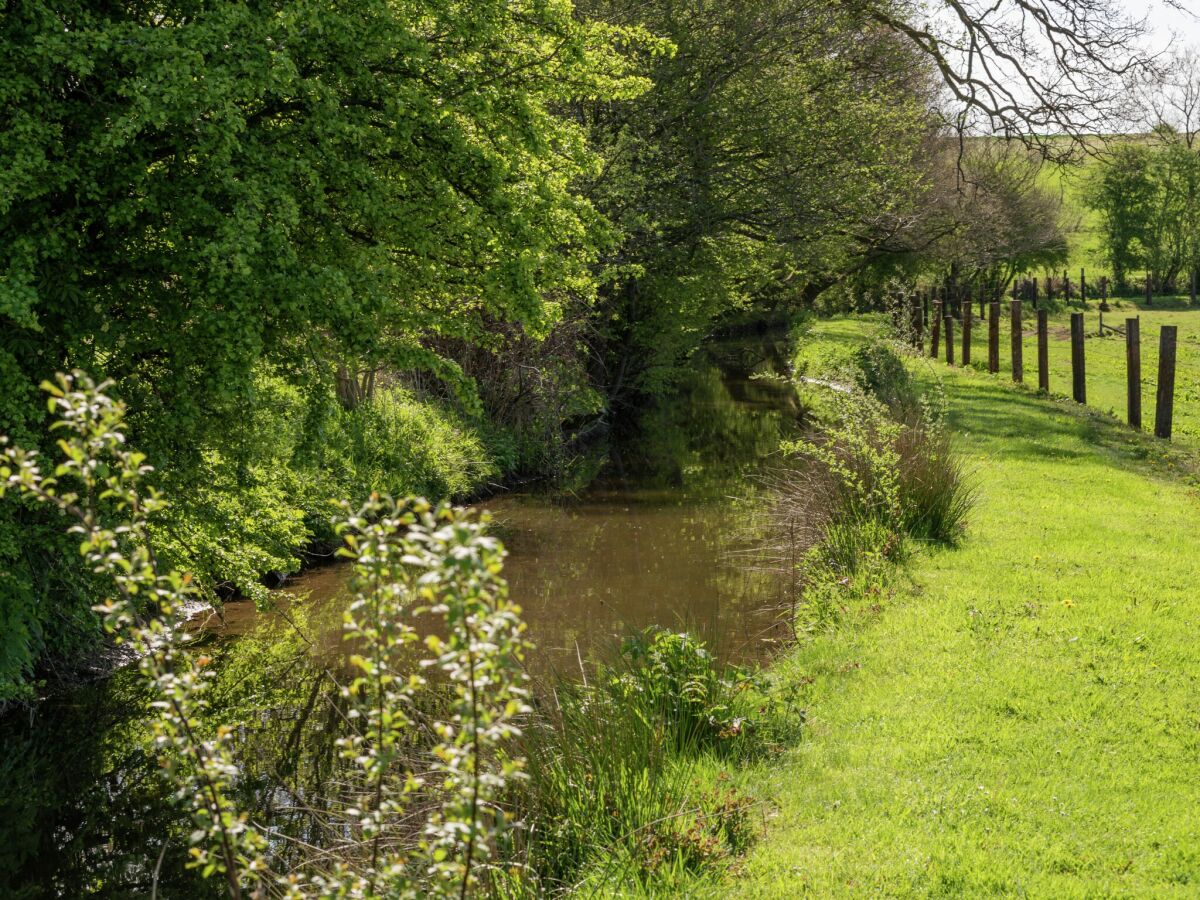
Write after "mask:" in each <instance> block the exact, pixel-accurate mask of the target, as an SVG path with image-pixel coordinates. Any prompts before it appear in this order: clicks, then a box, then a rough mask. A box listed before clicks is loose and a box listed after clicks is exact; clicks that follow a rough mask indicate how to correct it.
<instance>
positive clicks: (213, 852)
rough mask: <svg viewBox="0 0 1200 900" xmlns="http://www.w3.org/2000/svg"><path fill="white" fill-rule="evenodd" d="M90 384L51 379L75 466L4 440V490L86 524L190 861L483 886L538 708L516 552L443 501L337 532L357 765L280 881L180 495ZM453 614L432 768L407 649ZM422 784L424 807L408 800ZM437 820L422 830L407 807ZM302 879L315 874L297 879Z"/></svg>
mask: <svg viewBox="0 0 1200 900" xmlns="http://www.w3.org/2000/svg"><path fill="white" fill-rule="evenodd" d="M106 388H107V385H100V386H99V387H97V386H95V385H94V384H92V383H91V382H90V381H89V380H88V379H87V378H86V377H84V376H82V375H79V374H76V375H75V376H73V377H66V376H59V380H58V383H57V384H54V385H47V390H48V391H49V392H50V394H51V398H52V399H51V408H52V410H53V411H55V412H56V413H57V415H58V421H57V422H56V425H55V428H56V430H58V431H59V432H60V433H62V434H64V437H63V439H62V440H61V441H60V442H59V446H60V447H61V449H62V451H63V456H64V458H63V460H62V461H61V462H60V463H59V464H58V465H57V466H56V467H55V468H54V469H53V471H52V472H50V473H49V474H47V473H46V472H45V471H43V468H42V463H41V459H40V457H39V456H38V454H37V453H35V452H30V451H25V450H22V449H19V448H15V447H11V446H8V444H7V440H6V439H5V438H0V496H3V494H4V493H5V492H8V491H12V492H14V493H16V494H19V495H21V496H23V497H25V498H26V499H28V500H30V501H33V502H36V503H40V504H43V505H45V506H47V507H49V508H52V509H56V510H58V511H59V512H61V513H62V514H64V515H65V516H66V517H67V519H68V520H70V521H73V522H74V524H73V525H72V526H71V529H70V531H71V533H72V534H73V535H76V536H77V537H78V538H80V540H81V542H80V544H79V546H80V548H81V552H82V554H83V556H84V558H85V561H86V566H87V568H88V569H89V570H91V571H92V572H93V573H94V574H95V575H96V577H97V580H98V583H99V584H101V585H103V586H104V588H105V592H104V595H103V596H104V597H105V598H106V599H105V600H104V602H102V603H101V604H99V605H98V606H97V607H96V609H97V611H98V612H100V613H101V614H102V616H103V621H104V626H105V628H106V630H107V631H108V632H109V633H110V634H112V636H113V639H114V640H115V641H117V642H123V643H127V644H128V645H129V646H130V647H131V649H132V651H133V653H134V655H135V657H136V658H137V660H138V668H139V671H140V673H141V675H142V676H143V677H144V680H145V683H146V685H147V688H148V690H149V693H150V696H151V700H152V702H151V706H152V709H153V710H154V713H155V715H154V717H153V719H152V728H153V733H154V751H155V753H156V754H157V756H158V757H159V759H160V761H161V765H162V772H163V775H164V777H166V778H167V779H168V782H169V784H170V786H171V787H173V788H174V789H175V790H176V792H177V796H178V797H179V799H180V800H181V801H182V802H184V803H185V804H186V805H187V807H188V808H189V809H190V812H191V816H192V823H191V826H192V828H191V831H190V836H189V839H188V840H189V844H190V853H191V865H193V866H194V867H196V868H198V869H199V870H200V871H201V873H202V874H203V875H204V876H205V877H209V876H213V875H216V876H219V877H221V878H222V879H223V880H224V882H225V884H226V887H227V889H228V892H229V894H230V895H231V896H232V897H235V898H240V897H242V896H246V895H253V896H265V895H266V894H267V893H271V892H278V893H279V894H280V895H281V896H286V897H288V898H296V900H299V898H305V897H315V896H345V897H349V896H356V897H357V896H363V897H367V896H399V895H406V896H407V895H415V894H418V893H420V894H423V895H433V894H437V895H446V894H453V895H455V896H465V895H466V894H467V893H469V892H471V890H472V889H473V888H474V887H475V886H476V885H477V884H479V883H480V872H481V871H486V870H487V867H488V864H489V861H490V860H491V858H492V856H493V854H494V852H495V850H496V848H497V847H498V846H499V845H500V844H501V843H502V839H503V837H504V835H505V833H506V832H507V830H508V828H509V822H508V819H507V817H506V816H505V815H504V813H503V812H502V811H501V809H500V807H499V806H498V804H497V800H498V799H499V798H500V797H501V796H502V795H503V794H504V793H505V792H506V791H507V790H509V787H510V785H511V784H513V783H514V782H516V781H517V780H518V779H519V778H520V777H521V774H522V773H521V770H522V767H523V763H522V760H521V758H520V757H518V756H514V755H512V754H511V753H509V752H507V751H508V747H509V745H510V744H511V743H512V742H513V740H514V739H516V738H517V737H519V736H520V729H519V728H518V726H517V721H518V718H519V717H521V716H524V715H525V714H526V713H528V712H529V708H528V706H527V704H526V691H525V687H524V681H525V675H524V672H523V669H522V668H521V664H522V661H523V656H524V652H525V649H526V647H527V645H526V643H525V641H524V639H523V637H522V633H523V630H524V625H523V623H522V622H521V620H520V616H519V614H518V610H517V609H516V607H514V606H513V605H512V604H511V603H509V601H508V599H507V589H506V586H505V584H504V581H503V579H502V578H501V577H500V572H501V568H502V560H503V553H504V551H503V548H502V547H501V546H500V544H499V542H498V541H496V539H495V538H492V537H490V536H488V535H487V534H486V522H482V521H474V520H472V519H471V518H469V517H468V516H467V515H464V514H463V513H461V512H457V511H454V510H452V509H450V508H449V507H447V506H444V505H443V506H440V507H437V508H434V507H432V506H431V505H430V504H428V503H427V502H426V501H423V500H413V501H404V502H400V503H393V502H391V501H386V500H381V499H379V498H378V497H377V496H373V497H372V498H371V499H370V500H369V501H368V502H367V503H366V504H365V505H364V506H362V507H361V508H360V509H358V510H356V511H353V512H351V511H350V510H349V508H348V507H347V508H346V510H347V511H346V515H345V516H344V518H343V520H342V522H341V523H340V524H339V526H338V531H339V533H340V534H341V535H342V536H343V538H344V541H345V547H344V549H343V551H342V552H343V555H344V556H346V557H348V558H349V559H351V560H352V561H353V565H354V579H353V582H352V601H351V605H350V608H349V610H348V611H347V613H346V621H345V629H344V630H345V636H346V639H347V640H348V641H350V642H351V646H352V648H353V650H354V655H353V656H352V657H351V664H352V665H353V667H354V669H355V677H354V678H353V680H351V681H350V683H349V684H347V685H345V686H344V689H343V695H344V698H345V703H346V711H345V715H346V720H347V722H348V723H349V724H350V725H351V731H350V734H349V735H348V736H347V737H345V738H343V739H342V740H341V741H340V742H339V743H340V746H341V749H342V752H343V755H344V756H345V757H346V758H347V759H348V760H350V761H351V762H352V763H353V765H354V769H353V774H352V775H351V776H350V777H351V782H350V784H348V785H343V786H342V788H341V790H343V791H345V792H347V793H348V794H350V795H351V796H352V797H353V799H354V803H353V805H349V806H343V805H337V806H336V807H334V808H336V809H337V810H338V818H339V821H338V822H337V823H336V827H335V829H334V834H335V835H336V838H335V840H334V841H333V842H332V845H333V846H334V847H335V848H336V853H335V854H333V855H332V860H333V861H330V860H331V855H330V853H329V852H328V849H327V848H311V849H313V851H314V852H313V854H312V856H311V858H310V859H308V860H306V864H305V865H302V866H300V867H298V868H292V869H290V870H289V872H288V873H287V874H286V875H284V874H278V873H272V872H271V852H272V847H271V844H270V842H269V841H268V839H267V835H266V833H265V831H264V830H263V829H261V828H260V827H259V826H258V825H257V824H255V823H253V822H251V821H250V820H249V819H248V817H247V816H246V815H245V814H244V813H242V812H240V811H239V810H238V809H237V808H236V806H235V805H234V803H233V802H232V800H231V797H232V795H233V785H234V783H235V782H236V781H237V780H238V779H239V778H240V777H241V774H242V771H243V769H242V766H241V765H240V764H239V761H238V760H237V759H236V758H235V752H234V743H233V740H232V738H233V734H234V731H235V729H234V728H232V727H231V726H230V725H228V724H221V725H218V726H217V727H216V728H215V729H208V728H207V724H208V723H207V722H206V720H205V718H204V715H203V714H204V711H205V708H206V706H207V702H208V696H207V695H208V693H209V687H210V685H211V683H212V667H211V665H210V664H211V662H212V660H211V659H210V658H209V657H208V656H206V655H203V654H202V653H189V652H186V650H185V649H184V643H185V642H186V641H187V636H186V635H185V634H183V633H182V631H181V628H182V625H183V622H184V621H185V619H186V608H187V605H188V601H189V600H190V599H192V597H193V595H194V592H195V589H194V587H193V585H192V581H191V579H190V578H189V577H187V576H184V575H181V574H180V573H178V572H177V571H173V570H172V571H166V570H163V569H161V568H160V566H159V562H158V559H157V556H156V554H155V553H154V551H153V550H152V547H151V544H152V541H151V535H150V531H149V528H148V525H147V520H148V518H149V517H151V516H153V515H155V514H156V513H159V512H161V511H162V510H163V509H164V507H165V503H164V501H163V499H162V497H161V495H159V493H158V492H157V491H155V490H154V489H153V488H152V487H150V486H149V485H148V483H147V479H148V477H149V476H150V474H151V469H150V467H149V466H147V465H146V464H145V457H143V456H142V455H141V454H140V453H137V452H136V451H134V450H131V449H129V448H128V447H127V446H126V442H125V435H124V431H123V423H124V417H125V410H124V407H123V406H122V405H121V404H119V403H116V402H114V401H113V400H112V399H111V398H109V397H108V396H107V395H106V394H105V393H104V391H105V389H106ZM423 613H433V614H435V615H437V616H439V617H440V635H441V636H430V637H429V638H427V639H426V645H427V646H428V648H429V650H430V651H431V653H432V656H431V658H430V659H428V660H426V661H425V663H424V665H425V668H427V669H429V670H433V671H435V672H437V673H438V674H439V679H440V681H441V682H442V683H443V684H444V685H445V691H444V698H445V702H444V704H443V705H441V706H439V707H436V708H437V709H438V713H437V714H436V715H435V717H434V719H433V721H432V723H431V732H432V734H433V735H434V740H435V744H434V746H433V747H432V757H433V760H434V761H433V763H432V765H430V766H427V767H425V768H424V769H421V770H414V769H413V768H412V767H410V766H409V765H408V763H409V759H408V757H406V756H405V755H403V753H402V750H403V749H404V748H405V747H406V746H407V745H408V743H409V737H410V735H411V732H412V731H413V728H412V723H411V719H410V713H411V712H412V710H413V708H414V700H415V698H416V697H417V696H418V695H419V694H422V693H424V689H425V679H424V678H423V677H421V676H420V675H418V674H416V673H415V672H412V671H403V670H401V669H399V668H398V666H402V665H405V664H406V662H407V660H408V658H407V657H406V656H405V655H403V654H400V653H398V652H397V651H398V650H399V649H401V648H402V647H404V646H406V645H410V644H413V643H414V642H415V641H416V640H417V633H416V630H415V629H414V627H413V626H412V625H411V624H409V620H410V618H411V617H413V616H417V615H422V614H423ZM422 789H424V792H425V803H424V804H422V805H421V806H418V807H416V808H415V809H414V808H413V806H412V805H410V803H409V801H410V799H411V795H413V794H414V793H415V792H417V791H418V790H422ZM414 815H416V816H418V817H419V818H420V819H421V820H422V822H423V824H422V827H420V828H419V829H417V834H416V837H415V838H414V837H413V836H412V835H413V824H412V817H413V816H414ZM301 873H303V874H301Z"/></svg>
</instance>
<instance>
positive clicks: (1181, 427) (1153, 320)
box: [838, 297, 1200, 448]
mask: <svg viewBox="0 0 1200 900" xmlns="http://www.w3.org/2000/svg"><path fill="white" fill-rule="evenodd" d="M1110 305H1111V306H1112V311H1111V312H1108V313H1105V314H1104V322H1105V324H1106V325H1110V326H1117V325H1119V326H1121V327H1124V325H1125V320H1126V319H1127V318H1130V317H1134V316H1140V317H1141V332H1142V424H1143V427H1144V428H1145V429H1146V430H1147V431H1153V430H1154V400H1155V393H1156V391H1157V390H1158V340H1159V330H1160V328H1161V327H1162V326H1163V325H1174V326H1176V327H1177V328H1178V329H1179V332H1178V333H1179V346H1178V352H1177V360H1176V372H1175V417H1174V430H1173V438H1174V440H1175V442H1176V443H1178V444H1181V445H1183V446H1186V447H1189V448H1200V307H1189V306H1188V305H1187V298H1186V297H1182V298H1174V297H1173V298H1156V299H1155V301H1154V305H1153V306H1152V307H1146V306H1145V305H1144V304H1142V303H1135V302H1133V301H1132V300H1116V301H1112V302H1111V303H1110ZM1026 307H1028V304H1026ZM1001 308H1002V310H1003V314H1004V316H1005V318H1004V320H1003V321H1002V322H1001V326H1000V372H1001V375H1002V376H1003V378H1004V379H1005V380H1009V379H1011V373H1012V365H1011V349H1010V348H1011V342H1010V334H1011V332H1010V330H1009V329H1010V324H1009V321H1008V318H1007V315H1008V304H1007V303H1004V304H1002V305H1001ZM1079 311H1081V309H1080V308H1079V307H1071V308H1069V309H1063V310H1062V311H1060V312H1056V313H1054V314H1053V315H1051V317H1050V322H1049V325H1050V345H1049V351H1050V354H1049V355H1050V392H1051V394H1052V395H1055V396H1058V397H1068V396H1070V393H1071V339H1070V338H1071V333H1070V328H1071V318H1070V314H1071V312H1079ZM1082 311H1083V312H1084V326H1085V329H1086V332H1087V342H1086V344H1085V346H1084V359H1085V372H1086V375H1087V400H1088V405H1089V406H1092V407H1095V408H1096V409H1099V410H1101V411H1103V412H1107V413H1111V414H1113V415H1114V416H1116V417H1118V418H1120V419H1122V420H1123V419H1124V418H1125V412H1126V364H1125V339H1124V338H1123V337H1120V336H1113V335H1109V336H1106V337H1103V338H1101V337H1100V336H1099V331H1100V313H1099V311H1098V310H1097V307H1096V304H1095V303H1094V302H1089V304H1088V306H1087V309H1086V310H1082ZM978 314H979V309H978V307H976V308H975V315H976V316H978ZM1023 325H1024V329H1023V330H1024V332H1025V334H1024V340H1023V342H1022V346H1023V351H1022V352H1023V356H1024V364H1025V365H1024V367H1025V383H1026V384H1027V385H1030V386H1032V387H1033V388H1036V387H1037V383H1038V373H1037V338H1036V331H1035V329H1036V327H1037V319H1036V314H1035V313H1034V311H1033V310H1032V309H1031V308H1026V310H1025V314H1024V321H1023ZM845 340H846V337H845V335H844V334H841V333H839V335H838V343H839V344H843V343H844V342H845ZM955 340H956V341H957V342H958V346H956V348H955V358H956V359H957V360H959V361H960V362H961V349H962V348H961V344H962V330H961V327H956V328H955ZM942 358H943V359H944V358H945V356H944V351H943V352H942ZM971 362H972V365H973V366H974V367H975V368H977V369H980V370H984V369H986V367H987V324H986V323H980V322H979V321H976V322H975V324H974V326H973V328H972V333H971Z"/></svg>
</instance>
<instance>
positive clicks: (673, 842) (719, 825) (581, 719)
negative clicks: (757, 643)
mask: <svg viewBox="0 0 1200 900" xmlns="http://www.w3.org/2000/svg"><path fill="white" fill-rule="evenodd" d="M554 697H555V701H556V703H555V710H554V712H553V713H552V714H551V715H550V716H549V717H548V719H547V720H546V721H543V722H540V723H538V724H537V726H536V727H535V728H533V729H531V730H530V731H529V732H528V734H527V736H526V741H525V747H526V752H527V754H528V757H529V776H530V778H529V783H528V785H527V788H526V789H525V790H524V791H523V792H522V793H521V794H519V795H518V804H519V806H520V808H522V809H523V810H525V812H524V817H525V819H526V820H527V821H530V822H536V823H537V826H536V827H535V828H534V829H533V830H532V831H531V833H530V834H529V836H528V839H527V842H526V843H525V844H524V845H523V846H520V847H519V848H518V850H519V855H518V857H517V859H518V860H519V861H520V862H521V863H522V864H523V865H526V866H528V867H529V869H530V870H531V872H533V873H535V874H536V876H537V880H536V881H533V882H532V883H530V884H528V885H526V886H525V890H526V891H529V890H532V891H533V892H534V894H535V895H537V896H542V895H544V894H545V893H547V892H549V891H552V890H555V889H556V888H558V887H560V886H561V887H564V888H565V887H568V886H572V885H584V886H587V887H590V888H593V889H595V890H599V891H614V890H621V889H623V888H627V889H632V890H634V891H635V892H646V891H649V892H651V893H653V892H655V891H665V892H672V891H680V890H682V889H683V885H685V884H686V883H687V881H688V880H689V879H691V878H694V877H695V876H697V875H701V874H703V873H705V872H711V871H713V870H714V868H717V867H719V866H720V865H721V864H722V863H725V862H727V861H728V860H729V859H730V858H731V857H733V856H735V855H738V854H741V853H742V852H744V851H745V850H746V848H747V847H748V846H749V845H750V843H752V841H753V840H754V839H755V838H756V837H757V834H758V831H759V829H758V827H757V826H756V824H755V823H754V819H753V816H752V815H751V813H750V803H749V801H748V800H747V799H746V798H745V797H743V796H741V795H740V794H739V793H738V792H737V791H736V790H734V789H732V787H731V786H730V785H729V784H728V783H727V782H728V776H727V775H724V774H718V775H716V776H715V777H714V776H713V766H714V765H715V764H717V763H722V764H727V763H729V762H745V761H747V760H750V759H753V758H756V757H758V756H760V755H761V754H762V753H763V752H765V751H766V750H768V749H773V747H774V742H775V741H777V740H779V739H781V738H783V737H784V736H785V735H786V736H788V737H794V736H795V730H796V728H797V727H798V725H799V724H800V716H799V715H798V713H797V712H796V711H794V710H792V709H791V708H790V705H789V704H787V703H786V701H784V700H783V699H782V697H781V696H780V695H779V694H778V692H776V691H775V689H774V686H772V685H770V684H768V682H767V679H766V678H765V677H763V676H761V675H758V674H752V673H750V672H747V671H743V670H740V669H737V668H731V667H723V666H721V664H720V663H719V662H718V661H717V660H716V659H715V658H714V657H713V656H712V654H711V653H710V652H709V651H708V650H707V649H706V648H705V646H704V645H703V644H702V643H700V642H699V641H697V640H696V639H695V638H693V637H691V636H690V635H687V634H677V633H674V632H670V631H666V630H662V629H649V630H648V631H646V632H644V633H643V634H641V635H639V636H637V637H635V638H631V639H630V640H628V641H626V642H625V643H624V645H623V646H622V649H621V658H620V660H619V661H618V662H616V663H614V664H613V665H610V666H605V667H603V668H601V670H600V671H599V672H597V673H596V674H595V677H593V678H590V679H589V680H588V681H587V682H585V683H583V684H574V683H566V682H562V683H559V684H557V685H556V687H555V690H554ZM517 893H519V892H517Z"/></svg>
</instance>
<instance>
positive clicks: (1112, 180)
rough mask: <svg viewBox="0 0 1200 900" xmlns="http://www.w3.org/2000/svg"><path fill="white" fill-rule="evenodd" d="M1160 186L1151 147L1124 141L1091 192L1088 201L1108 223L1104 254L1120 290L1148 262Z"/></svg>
mask: <svg viewBox="0 0 1200 900" xmlns="http://www.w3.org/2000/svg"><path fill="white" fill-rule="evenodd" d="M1157 195H1158V187H1157V185H1156V184H1155V178H1154V172H1153V167H1152V153H1151V150H1150V148H1149V147H1147V146H1145V145H1142V144H1136V143H1124V142H1123V143H1120V144H1118V145H1117V146H1116V147H1114V148H1113V151H1112V153H1111V154H1110V155H1109V157H1108V159H1107V160H1106V162H1105V164H1104V165H1103V166H1102V167H1101V168H1100V169H1099V172H1098V174H1097V176H1096V177H1095V179H1094V180H1093V182H1092V184H1091V185H1090V188H1089V192H1088V204H1089V205H1090V206H1091V207H1092V208H1093V209H1095V210H1096V211H1097V212H1099V213H1100V215H1101V217H1102V220H1103V223H1104V257H1105V260H1106V261H1107V262H1108V264H1109V265H1110V266H1111V267H1112V270H1113V280H1114V281H1116V283H1117V287H1118V289H1119V290H1125V289H1126V288H1127V286H1128V282H1129V272H1130V270H1132V269H1138V268H1141V267H1142V266H1143V265H1144V264H1145V262H1146V249H1145V246H1144V243H1143V241H1144V239H1145V236H1146V233H1147V230H1148V227H1149V225H1150V222H1151V218H1152V216H1153V215H1154V211H1155V207H1156V205H1157Z"/></svg>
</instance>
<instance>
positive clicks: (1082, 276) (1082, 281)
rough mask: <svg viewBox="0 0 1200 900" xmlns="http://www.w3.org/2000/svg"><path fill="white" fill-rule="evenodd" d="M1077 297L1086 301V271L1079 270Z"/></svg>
mask: <svg viewBox="0 0 1200 900" xmlns="http://www.w3.org/2000/svg"><path fill="white" fill-rule="evenodd" d="M1079 299H1080V300H1082V301H1083V302H1084V303H1087V271H1086V270H1084V269H1080V270H1079Z"/></svg>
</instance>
